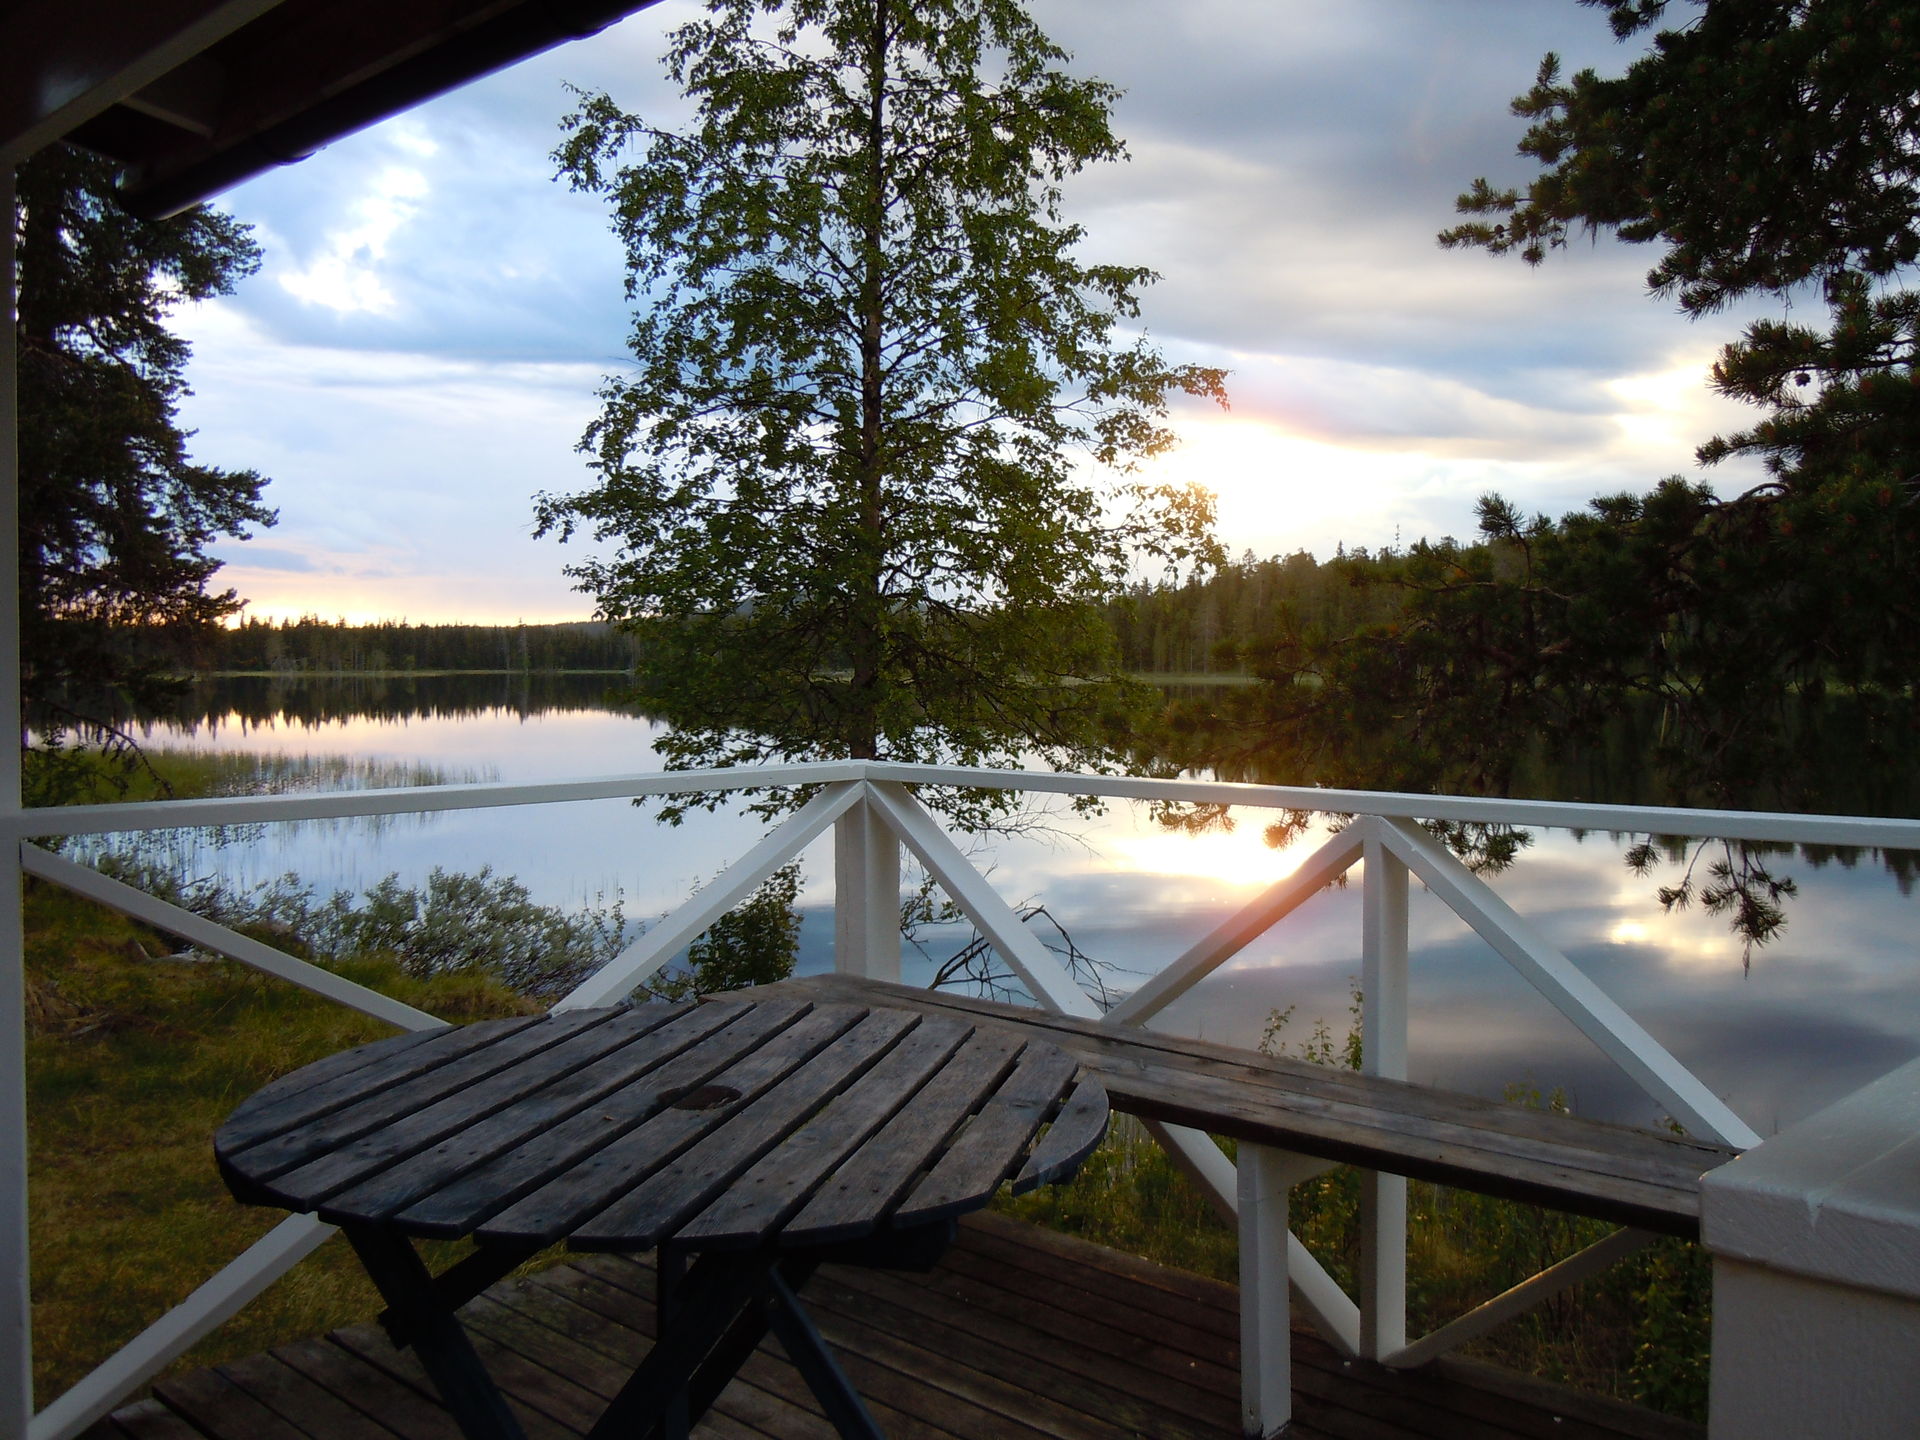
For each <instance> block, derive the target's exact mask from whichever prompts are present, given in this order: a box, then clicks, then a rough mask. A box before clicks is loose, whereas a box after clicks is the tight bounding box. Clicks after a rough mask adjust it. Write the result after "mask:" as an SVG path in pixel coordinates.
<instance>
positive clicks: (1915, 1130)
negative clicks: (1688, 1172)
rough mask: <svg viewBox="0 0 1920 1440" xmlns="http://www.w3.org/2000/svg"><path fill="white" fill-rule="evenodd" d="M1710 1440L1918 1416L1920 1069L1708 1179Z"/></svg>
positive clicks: (1704, 1236) (1889, 1438)
mask: <svg viewBox="0 0 1920 1440" xmlns="http://www.w3.org/2000/svg"><path fill="white" fill-rule="evenodd" d="M1700 1236H1701V1241H1702V1243H1704V1244H1705V1246H1706V1247H1707V1250H1708V1251H1709V1253H1710V1254H1711V1255H1712V1256H1713V1371H1712V1391H1711V1400H1710V1404H1709V1411H1708V1427H1707V1434H1708V1436H1709V1440H1747V1437H1750V1436H1764V1435H1781V1436H1786V1435H1847V1436H1855V1437H1859V1440H1898V1437H1905V1436H1910V1435H1913V1434H1914V1433H1915V1427H1916V1423H1917V1422H1916V1417H1920V1060H1916V1061H1912V1062H1910V1063H1908V1064H1907V1065H1905V1066H1903V1067H1901V1068H1900V1069H1898V1070H1895V1071H1894V1072H1892V1073H1891V1074H1889V1075H1886V1076H1883V1077H1882V1078H1881V1079H1879V1080H1877V1081H1875V1082H1874V1083H1873V1084H1871V1085H1869V1086H1867V1087H1866V1088H1865V1089H1863V1090H1858V1091H1856V1092H1855V1093H1854V1094H1852V1095H1850V1096H1848V1097H1847V1098H1846V1099H1844V1100H1842V1101H1840V1102H1839V1103H1838V1104H1835V1105H1832V1106H1830V1107H1828V1108H1827V1109H1826V1110H1823V1111H1822V1112H1821V1113H1820V1114H1818V1115H1815V1116H1813V1117H1811V1118H1810V1119H1807V1120H1803V1121H1801V1122H1800V1123H1799V1124H1798V1125H1795V1126H1792V1127H1791V1128H1789V1129H1787V1130H1784V1131H1782V1132H1781V1133H1780V1134H1778V1135H1776V1136H1774V1137H1773V1138H1772V1139H1770V1140H1767V1141H1765V1142H1764V1143H1762V1144H1760V1145H1758V1146H1756V1147H1754V1148H1753V1149H1752V1150H1749V1151H1748V1152H1747V1153H1746V1154H1745V1155H1742V1156H1741V1157H1740V1158H1739V1159H1737V1160H1734V1161H1732V1162H1731V1163H1729V1164H1727V1165H1723V1166H1721V1167H1720V1168H1719V1169H1717V1170H1712V1171H1709V1172H1708V1173H1707V1175H1706V1177H1705V1179H1704V1180H1703V1181H1702V1182H1701V1195H1700Z"/></svg>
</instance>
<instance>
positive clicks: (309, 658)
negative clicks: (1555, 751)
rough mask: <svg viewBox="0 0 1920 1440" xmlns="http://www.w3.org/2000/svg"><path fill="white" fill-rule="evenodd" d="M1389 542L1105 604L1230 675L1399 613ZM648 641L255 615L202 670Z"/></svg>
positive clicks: (537, 652) (437, 658)
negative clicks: (1261, 649) (1260, 654)
mask: <svg viewBox="0 0 1920 1440" xmlns="http://www.w3.org/2000/svg"><path fill="white" fill-rule="evenodd" d="M1397 558H1398V557H1397V556H1395V555H1394V554H1393V552H1391V551H1385V552H1382V553H1381V554H1380V555H1378V556H1372V555H1369V554H1368V553H1367V552H1366V551H1365V550H1356V551H1352V552H1348V551H1345V550H1342V551H1341V552H1340V553H1338V554H1337V555H1335V557H1334V558H1333V559H1331V560H1329V561H1327V562H1326V563H1325V564H1322V563H1320V562H1319V561H1316V560H1315V559H1314V558H1313V556H1311V555H1309V554H1307V553H1306V552H1305V551H1301V552H1298V553H1296V554H1293V555H1288V556H1285V557H1284V558H1282V557H1274V558H1271V559H1266V560H1261V559H1258V558H1256V557H1255V556H1254V555H1253V553H1252V552H1251V551H1249V552H1247V553H1246V554H1244V555H1242V556H1241V558H1240V559H1239V560H1237V561H1231V562H1229V563H1227V564H1225V565H1223V566H1221V567H1220V568H1219V569H1218V570H1216V571H1214V572H1212V573H1211V574H1209V575H1208V576H1207V577H1205V578H1204V579H1193V580H1189V581H1187V582H1185V583H1184V584H1179V585H1167V584H1152V583H1147V582H1142V583H1141V584H1140V585H1138V586H1137V587H1135V589H1134V590H1133V591H1131V592H1130V593H1129V594H1127V595H1126V596H1124V597H1122V598H1120V599H1117V600H1115V601H1114V602H1113V603H1111V604H1110V605H1108V606H1107V620H1108V623H1109V624H1110V625H1111V626H1112V627H1113V633H1114V638H1115V640H1116V641H1117V643H1118V646H1119V653H1120V664H1121V668H1123V669H1125V670H1130V671H1134V672H1136V673H1143V674H1186V675H1231V674H1239V673H1244V672H1245V670H1246V659H1245V656H1246V652H1247V650H1248V648H1249V647H1254V646H1257V645H1258V644H1259V643H1260V642H1261V641H1262V640H1263V639H1265V638H1267V637H1269V636H1271V635H1272V634H1274V633H1275V632H1276V631H1277V630H1278V629H1280V628H1282V627H1285V628H1289V629H1297V630H1302V631H1308V632H1312V633H1317V634H1321V635H1346V634H1351V633H1353V632H1354V631H1355V630H1356V629H1359V628H1360V627H1362V626H1365V625H1371V624H1377V623H1379V622H1381V621H1383V620H1386V619H1389V618H1391V616H1392V614H1393V613H1394V612H1395V611H1397V610H1398V609H1399V608H1400V606H1401V603H1402V593H1401V591H1400V590H1399V589H1398V588H1397V587H1395V586H1393V585H1391V584H1386V585H1382V584H1378V583H1364V581H1365V580H1373V581H1378V580H1379V579H1381V578H1384V572H1389V571H1391V570H1393V569H1394V568H1395V561H1396V560H1397ZM640 644H641V642H640V641H639V640H638V639H637V638H636V637H634V636H632V635H628V634H624V633H622V632H621V631H618V630H616V629H614V628H613V627H612V626H611V625H607V624H604V623H602V622H599V621H581V622H576V623H572V624H564V625H412V624H408V623H407V622H406V621H403V620H389V621H382V622H380V623H379V624H376V625H349V624H347V623H346V622H345V621H342V620H331V621H330V620H321V619H319V618H317V617H315V616H306V617H304V618H302V619H299V620H282V621H277V622H276V621H265V620H248V621H245V622H243V623H242V624H240V625H238V626H236V627H234V628H232V629H227V630H219V631H216V632H214V633H212V634H211V635H209V636H208V638H207V641H206V645H205V648H204V650H203V652H202V659H201V667H200V668H201V669H203V670H204V671H207V672H219V673H228V674H231V673H245V674H261V675H272V676H277V677H286V678H291V677H294V676H299V675H381V674H394V673H408V672H418V671H433V670H459V671H493V672H507V673H542V672H549V673H550V672H554V671H566V670H574V671H599V672H615V673H621V672H626V671H628V670H630V669H632V667H633V663H634V660H635V657H636V656H637V654H638V651H639V646H640Z"/></svg>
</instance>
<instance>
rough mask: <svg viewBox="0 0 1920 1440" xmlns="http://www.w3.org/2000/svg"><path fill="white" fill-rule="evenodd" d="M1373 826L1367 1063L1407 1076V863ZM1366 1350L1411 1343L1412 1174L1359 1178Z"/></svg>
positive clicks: (1365, 974) (1368, 865)
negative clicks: (1409, 1221) (1409, 1191)
mask: <svg viewBox="0 0 1920 1440" xmlns="http://www.w3.org/2000/svg"><path fill="white" fill-rule="evenodd" d="M1360 823H1362V824H1365V825H1367V826H1368V833H1367V837H1366V849H1365V859H1364V861H1363V864H1364V866H1365V869H1364V872H1363V881H1362V884H1363V887H1364V888H1363V890H1362V894H1361V940H1360V1004H1361V1020H1360V1041H1361V1061H1360V1063H1361V1068H1362V1069H1364V1070H1365V1071H1366V1073H1367V1074H1369V1075H1382V1076H1385V1077H1386V1078H1388V1079H1390V1080H1404V1079H1406V1078H1407V867H1406V865H1405V864H1403V863H1402V862H1401V860H1400V857H1399V856H1398V855H1395V854H1393V853H1392V852H1391V851H1390V850H1389V849H1388V848H1387V845H1386V842H1385V839H1384V837H1383V836H1381V835H1379V834H1378V833H1376V831H1377V828H1378V827H1377V822H1375V821H1373V820H1371V819H1369V820H1366V821H1362V822H1360ZM1360 1227H1361V1228H1360V1353H1361V1354H1362V1355H1364V1356H1366V1357H1367V1358H1368V1359H1369V1360H1384V1359H1385V1358H1386V1357H1387V1356H1389V1355H1391V1354H1393V1353H1394V1352H1395V1351H1397V1350H1400V1349H1403V1348H1404V1347H1405V1346H1406V1343H1407V1181H1406V1177H1405V1176H1402V1175H1385V1174H1382V1173H1381V1172H1379V1171H1377V1170H1369V1171H1365V1172H1363V1174H1362V1176H1361V1182H1360Z"/></svg>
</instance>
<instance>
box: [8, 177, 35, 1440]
mask: <svg viewBox="0 0 1920 1440" xmlns="http://www.w3.org/2000/svg"><path fill="white" fill-rule="evenodd" d="M13 183H14V182H13V166H12V165H11V164H8V165H0V201H4V202H5V203H4V205H0V209H4V210H5V212H6V217H7V219H6V233H5V235H4V236H0V300H4V301H5V304H4V306H0V321H3V322H4V324H0V331H4V332H5V333H4V334H0V717H3V718H4V721H5V724H6V726H7V734H6V736H5V738H4V741H0V819H5V820H8V821H11V820H14V819H15V818H17V817H18V815H19V813H20V739H21V716H20V449H19V443H18V435H19V428H18V427H19V399H20V370H19V356H18V354H17V353H16V348H15V347H16V344H17V337H18V333H19V327H18V325H17V323H16V320H15V316H14V310H15V298H16V293H17V292H16V289H15V284H14V281H15V270H14V253H13V246H14V233H13V231H14V225H13V193H14V192H13ZM20 906H21V879H20V836H19V833H18V831H17V829H16V828H15V826H14V825H12V824H8V825H6V826H5V827H4V831H0V1440H25V1436H26V1433H27V1424H28V1422H29V1421H30V1420H31V1419H32V1418H33V1300H32V1291H31V1290H30V1288H29V1286H28V1283H27V1255H28V1248H27V1057H26V1049H27V1007H26V984H27V977H26V953H25V952H26V941H25V936H24V934H23V930H22V924H21V914H20Z"/></svg>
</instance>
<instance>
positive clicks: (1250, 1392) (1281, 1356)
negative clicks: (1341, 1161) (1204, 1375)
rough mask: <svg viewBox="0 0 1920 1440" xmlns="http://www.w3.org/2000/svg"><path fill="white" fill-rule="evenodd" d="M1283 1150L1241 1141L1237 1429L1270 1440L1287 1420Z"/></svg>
mask: <svg viewBox="0 0 1920 1440" xmlns="http://www.w3.org/2000/svg"><path fill="white" fill-rule="evenodd" d="M1284 1158H1285V1157H1284V1155H1283V1154H1282V1152H1281V1151H1278V1150H1275V1149H1272V1148H1271V1147H1269V1146H1266V1145H1250V1144H1242V1145H1241V1146H1240V1150H1239V1155H1238V1159H1237V1160H1236V1162H1235V1164H1236V1168H1237V1170H1238V1172H1239V1175H1238V1180H1239V1200H1240V1433H1241V1434H1242V1435H1243V1436H1245V1437H1246V1440H1269V1437H1270V1436H1274V1435H1278V1434H1279V1433H1280V1432H1281V1431H1282V1430H1284V1429H1285V1428H1286V1426H1287V1424H1288V1422H1290V1421H1291V1420H1292V1419H1293V1343H1292V1324H1291V1319H1292V1317H1291V1314H1290V1310H1291V1305H1290V1297H1289V1294H1288V1285H1287V1175H1286V1173H1285V1165H1284V1163H1283V1161H1284Z"/></svg>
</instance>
